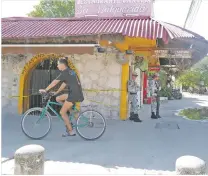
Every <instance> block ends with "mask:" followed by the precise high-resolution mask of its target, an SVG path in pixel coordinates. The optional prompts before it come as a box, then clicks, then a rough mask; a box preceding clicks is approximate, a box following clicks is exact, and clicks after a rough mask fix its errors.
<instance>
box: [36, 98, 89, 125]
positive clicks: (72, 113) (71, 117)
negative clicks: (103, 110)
mask: <svg viewBox="0 0 208 176" xmlns="http://www.w3.org/2000/svg"><path fill="white" fill-rule="evenodd" d="M51 105H58V106H62V104H60V103H57V102H52V101H48V102H47V104H46V106H45V107H44V108H43V111H42V113H41V115H40V118H39V119H38V121H37V122H39V121H40V120H41V119H43V118H44V117H45V113H46V112H48V109H50V110H51V111H52V112H53V113H54V114H55V115H56V116H57V117H58V118H59V119H61V120H62V121H63V119H62V117H61V116H60V115H59V113H58V112H57V111H56V110H55V109H53V107H52V106H51ZM73 111H75V112H77V113H78V109H77V108H76V105H73V107H72V111H71V112H70V116H69V119H70V121H72V119H73V118H75V115H74V114H75V112H73ZM82 120H83V121H84V124H81V125H76V124H73V127H75V126H78V127H85V126H87V125H88V123H89V121H88V119H87V118H86V117H85V116H83V115H82Z"/></svg>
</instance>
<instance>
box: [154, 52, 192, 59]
mask: <svg viewBox="0 0 208 176" xmlns="http://www.w3.org/2000/svg"><path fill="white" fill-rule="evenodd" d="M155 55H156V57H159V58H187V59H190V58H191V57H192V54H191V51H188V50H171V51H169V50H155Z"/></svg>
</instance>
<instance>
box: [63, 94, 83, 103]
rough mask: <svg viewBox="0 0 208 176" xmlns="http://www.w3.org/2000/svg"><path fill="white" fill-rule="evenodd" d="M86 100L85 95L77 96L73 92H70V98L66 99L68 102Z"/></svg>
mask: <svg viewBox="0 0 208 176" xmlns="http://www.w3.org/2000/svg"><path fill="white" fill-rule="evenodd" d="M83 100H84V97H83V96H81V95H80V96H76V95H73V94H68V98H67V99H66V101H68V102H72V103H75V102H83Z"/></svg>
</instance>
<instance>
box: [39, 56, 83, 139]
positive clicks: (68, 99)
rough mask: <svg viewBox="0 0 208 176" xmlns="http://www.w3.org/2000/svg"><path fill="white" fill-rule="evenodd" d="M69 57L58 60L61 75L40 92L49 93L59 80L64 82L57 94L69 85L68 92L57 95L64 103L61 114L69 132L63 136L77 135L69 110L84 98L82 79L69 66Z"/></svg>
mask: <svg viewBox="0 0 208 176" xmlns="http://www.w3.org/2000/svg"><path fill="white" fill-rule="evenodd" d="M67 59H68V58H61V59H59V61H58V66H57V67H58V69H59V70H60V71H61V73H60V75H59V76H58V77H57V78H56V79H55V80H53V81H52V82H51V84H50V85H49V86H48V87H47V88H46V89H40V90H39V92H41V93H47V92H48V91H50V90H51V89H52V88H53V87H55V86H56V85H57V84H58V83H59V82H63V83H62V84H61V86H60V88H59V89H58V91H57V92H56V93H55V95H57V94H58V93H59V92H60V91H62V90H63V89H64V88H65V87H66V86H68V93H67V94H63V95H60V96H58V97H56V101H57V102H59V103H63V106H62V108H61V110H60V115H61V116H62V118H63V120H64V123H65V125H66V128H67V132H66V133H65V134H63V135H62V136H63V137H66V136H75V135H76V134H75V132H74V131H73V129H72V125H71V122H70V120H69V118H68V115H67V112H69V111H70V110H71V108H72V106H73V105H74V104H75V103H76V102H82V101H83V100H84V96H83V92H82V86H81V83H80V80H79V78H78V76H77V74H76V73H75V71H73V70H71V69H70V68H69V67H68V61H67Z"/></svg>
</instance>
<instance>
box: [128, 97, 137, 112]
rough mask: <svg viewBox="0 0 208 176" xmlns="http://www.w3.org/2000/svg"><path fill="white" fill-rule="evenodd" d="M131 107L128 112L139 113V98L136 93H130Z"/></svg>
mask: <svg viewBox="0 0 208 176" xmlns="http://www.w3.org/2000/svg"><path fill="white" fill-rule="evenodd" d="M129 96H130V102H131V109H130V112H133V113H134V114H139V100H138V98H139V97H138V95H137V94H130V95H129Z"/></svg>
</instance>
